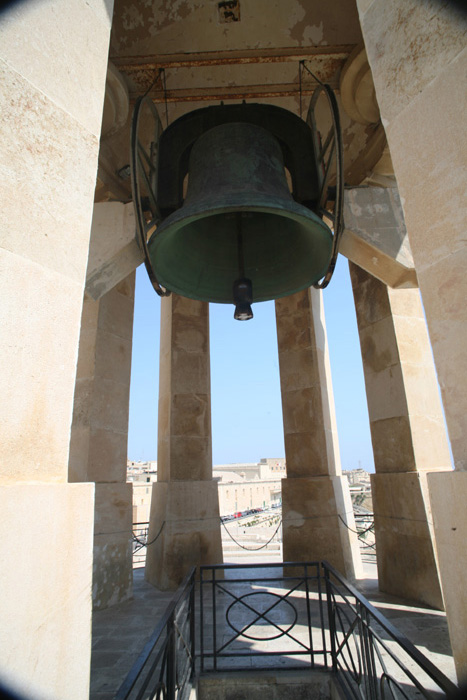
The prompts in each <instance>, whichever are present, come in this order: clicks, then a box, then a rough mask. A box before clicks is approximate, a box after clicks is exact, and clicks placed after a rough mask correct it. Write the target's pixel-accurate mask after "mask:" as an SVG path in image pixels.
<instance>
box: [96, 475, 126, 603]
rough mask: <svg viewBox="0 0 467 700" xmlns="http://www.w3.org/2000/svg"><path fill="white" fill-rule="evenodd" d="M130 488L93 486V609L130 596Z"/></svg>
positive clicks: (111, 485)
mask: <svg viewBox="0 0 467 700" xmlns="http://www.w3.org/2000/svg"><path fill="white" fill-rule="evenodd" d="M132 495H133V489H132V484H126V483H123V484H96V502H95V514H94V518H95V521H94V554H93V581H92V598H93V606H94V608H95V609H98V610H99V609H102V608H106V607H109V606H111V605H115V604H116V603H121V602H122V601H124V600H127V599H128V598H131V596H132V587H133V561H132V554H133V552H132V539H133V538H132V534H131V532H132Z"/></svg>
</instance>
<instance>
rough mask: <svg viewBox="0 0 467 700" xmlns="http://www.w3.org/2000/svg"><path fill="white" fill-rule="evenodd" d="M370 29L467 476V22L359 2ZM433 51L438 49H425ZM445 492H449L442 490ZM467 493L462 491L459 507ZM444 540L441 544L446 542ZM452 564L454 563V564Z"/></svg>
mask: <svg viewBox="0 0 467 700" xmlns="http://www.w3.org/2000/svg"><path fill="white" fill-rule="evenodd" d="M357 5H358V10H359V15H360V24H361V27H362V33H363V38H364V42H365V46H366V50H367V55H368V61H369V64H370V67H371V71H372V75H373V81H374V84H375V88H376V96H377V99H378V104H379V108H380V112H381V117H382V122H383V125H384V128H385V130H386V135H387V138H388V144H389V149H390V152H391V158H392V162H393V165H394V172H395V175H396V178H397V183H398V187H399V192H400V195H401V199H402V202H403V208H404V217H405V222H406V224H407V230H408V232H409V238H410V245H411V248H412V253H413V257H414V262H415V268H416V272H417V278H418V281H419V284H420V291H421V294H422V298H423V304H424V308H425V313H426V319H427V325H428V331H429V334H430V340H431V345H432V349H433V356H434V360H435V365H436V370H437V373H438V380H439V384H440V388H441V394H442V399H443V404H444V411H445V415H446V422H447V426H448V432H449V437H450V440H451V447H452V454H453V458H454V465H455V468H456V470H461V471H465V470H466V469H467V437H466V436H467V353H466V352H465V348H466V347H467V305H466V303H465V299H466V298H467V278H466V275H465V269H466V264H467V248H466V245H465V191H466V189H467V175H466V171H465V118H464V114H465V113H466V110H467V103H466V101H467V93H466V91H465V90H460V89H459V86H460V85H463V84H464V82H465V71H466V66H467V49H466V46H465V32H466V29H467V17H466V15H465V13H464V12H463V10H461V8H460V5H459V6H458V5H457V3H444V4H441V3H434V2H425V3H420V2H417V0H391V1H390V2H388V1H387V0H373V1H371V0H357ZM423 46H430V51H424V50H422V49H421V47H423ZM465 487H466V484H465V479H463V478H461V476H459V475H458V474H456V473H454V472H445V473H443V474H432V475H429V476H428V488H429V490H430V498H431V502H432V509H433V521H434V525H435V534H436V538H437V546H438V556H439V563H440V574H441V582H442V588H443V594H444V600H445V605H446V611H447V617H448V624H449V630H450V635H451V643H452V647H453V652H454V658H455V660H456V665H457V670H458V673H459V674H463V675H464V676H465V675H467V636H466V635H465V630H466V629H467V605H465V600H463V599H462V597H461V596H459V580H460V578H461V576H463V575H465V570H466V569H467V549H466V547H465V546H463V547H460V548H459V547H458V544H459V542H465V541H466V540H467V523H466V521H465V518H463V514H462V512H461V511H456V513H457V514H456V516H455V521H456V524H453V525H452V527H455V528H457V529H456V530H455V531H454V530H453V531H451V532H450V533H448V536H447V533H446V530H445V524H446V523H447V522H452V519H453V517H454V512H453V511H452V510H451V507H454V503H453V504H452V506H451V503H450V502H449V500H447V499H446V498H445V495H446V494H449V493H453V492H454V490H455V489H457V488H463V489H465ZM440 490H441V491H440ZM466 500H467V492H466V491H465V490H464V491H463V494H459V493H457V492H456V501H455V503H456V504H460V503H462V502H464V503H465V501H466ZM438 533H439V535H440V537H439V538H438ZM451 564H454V566H452V565H451ZM462 572H463V573H462Z"/></svg>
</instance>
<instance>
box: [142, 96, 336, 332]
mask: <svg viewBox="0 0 467 700" xmlns="http://www.w3.org/2000/svg"><path fill="white" fill-rule="evenodd" d="M323 93H324V94H325V96H326V98H327V100H328V104H329V107H330V109H331V115H332V127H331V130H330V132H329V134H328V136H327V137H326V139H324V142H322V141H321V140H320V137H319V134H318V132H317V126H316V120H315V108H316V104H317V101H318V98H319V97H320V95H321V94H323ZM131 138H132V142H131V181H132V190H133V201H134V204H135V210H136V220H137V227H138V231H139V237H140V245H141V247H142V249H143V251H144V253H145V264H146V269H147V271H148V275H149V277H150V279H151V282H152V284H153V287H154V289H155V290H156V292H157V293H158V294H159V295H161V296H165V295H167V294H170V291H174V292H176V293H178V294H181V295H183V296H187V297H190V298H194V299H200V300H203V301H208V302H218V303H236V304H237V310H236V314H235V317H236V318H239V319H247V318H251V317H252V313H251V308H250V307H249V303H250V302H257V301H265V300H269V299H276V298H279V297H281V296H287V295H289V294H292V293H294V292H297V291H299V290H301V289H305V288H307V287H309V286H311V285H314V286H317V287H320V288H324V287H325V286H327V284H328V283H329V280H330V278H331V276H332V272H333V270H334V267H335V262H336V258H337V246H338V242H339V237H340V234H341V232H342V228H343V224H342V206H343V179H342V142H341V134H340V126H339V113H338V109H337V102H336V99H335V96H334V94H333V92H332V90H331V88H329V86H327V85H321V86H320V87H319V88H318V89H317V90H316V92H315V94H314V95H313V97H312V100H311V104H310V109H309V112H308V117H307V122H306V124H305V122H303V121H302V120H301V119H300V118H299V117H298V116H296V115H295V114H293V113H291V112H289V111H288V110H284V109H282V108H279V107H275V106H272V105H257V104H243V105H238V104H237V105H229V106H225V105H219V106H218V107H209V108H204V109H200V110H196V111H194V112H191V113H189V114H186V115H184V116H183V117H181V118H180V119H178V120H177V121H176V122H174V123H173V124H171V125H170V126H169V127H168V128H167V129H166V130H165V131H164V132H163V131H162V126H161V122H160V119H159V115H158V113H157V110H156V108H155V106H154V105H153V103H152V101H151V100H150V98H149V97H146V96H144V97H142V98H140V99H139V100H138V101H137V103H136V105H135V110H134V115H133V122H132V134H131ZM334 165H335V169H336V175H335V177H336V187H335V192H336V195H335V197H334V198H332V199H333V206H332V207H331V210H330V207H329V202H328V201H327V200H328V190H329V187H328V184H329V176H330V173H331V171H332V169H333V167H334ZM286 169H287V172H288V174H289V175H290V182H291V190H292V192H291V191H290V190H289V185H288V182H287V179H286ZM187 175H188V188H187V193H186V198H185V199H183V184H184V179H185V180H186V176H187ZM333 189H334V188H333ZM323 217H325V218H327V219H328V220H329V222H330V224H331V226H332V228H333V229H334V235H333V232H332V231H331V228H330V227H329V226H327V224H326V223H325V222H324V221H323ZM148 238H149V241H148ZM320 280H322V281H321V282H320ZM169 290H170V291H169Z"/></svg>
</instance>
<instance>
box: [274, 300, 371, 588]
mask: <svg viewBox="0 0 467 700" xmlns="http://www.w3.org/2000/svg"><path fill="white" fill-rule="evenodd" d="M276 322H277V340H278V347H279V367H280V376H281V393H282V413H283V421H284V440H285V456H286V464H287V478H286V479H283V480H282V518H283V542H284V544H283V552H284V555H283V556H284V561H304V560H308V561H315V560H322V559H327V560H328V561H329V562H330V563H331V564H332V565H333V566H335V567H336V568H337V569H338V570H339V571H340V572H342V573H343V574H344V575H345V576H347V577H348V578H350V579H355V578H360V577H361V575H362V571H361V558H360V551H359V547H358V541H357V537H356V535H355V534H354V533H353V532H352V530H355V520H354V515H353V509H352V503H351V500H350V492H349V488H348V482H347V478H346V477H343V476H342V474H341V465H340V456H339V445H338V442H337V431H336V422H335V414H334V397H333V393H332V383H331V372H330V365H329V356H328V349H327V339H326V328H325V322H324V309H323V306H322V295H321V292H319V291H317V290H314V289H313V290H305V291H303V292H299V293H298V294H294V295H292V296H289V297H285V298H283V299H278V300H277V301H276ZM349 528H350V529H349Z"/></svg>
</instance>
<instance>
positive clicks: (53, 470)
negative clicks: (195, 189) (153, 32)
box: [0, 0, 112, 700]
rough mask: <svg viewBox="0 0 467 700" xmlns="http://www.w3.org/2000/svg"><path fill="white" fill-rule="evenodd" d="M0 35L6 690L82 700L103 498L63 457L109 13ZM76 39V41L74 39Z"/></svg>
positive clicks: (80, 0) (13, 11)
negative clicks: (73, 478) (73, 474)
mask: <svg viewBox="0 0 467 700" xmlns="http://www.w3.org/2000/svg"><path fill="white" fill-rule="evenodd" d="M10 5H11V6H10V7H9V8H8V9H6V10H5V9H4V10H3V12H2V18H1V22H0V73H1V75H0V104H1V107H0V111H1V114H2V123H1V130H2V134H1V138H0V163H1V166H0V167H1V168H2V176H1V178H0V190H1V201H2V207H1V213H0V219H1V221H0V231H1V233H0V246H1V248H0V267H1V274H0V298H1V300H2V301H1V304H0V314H1V320H0V328H1V337H2V345H1V358H0V363H1V366H2V375H1V390H0V403H1V406H0V415H1V421H0V463H1V466H0V502H1V504H2V506H1V509H0V560H1V562H2V571H1V574H0V619H1V621H2V622H1V625H0V648H1V650H2V651H1V659H0V676H1V678H2V683H7V684H10V685H11V686H13V687H14V688H16V690H17V692H18V693H19V694H20V695H21V696H24V697H50V698H63V699H64V700H69V699H71V698H80V699H81V698H87V697H88V695H89V666H90V652H91V577H92V535H93V509H94V485H93V484H90V483H80V484H70V483H68V481H67V475H68V451H69V442H70V426H71V417H72V409H73V392H74V382H75V374H76V360H77V348H78V337H79V328H80V319H81V308H82V299H83V289H84V280H85V274H86V262H87V257H88V247H89V232H90V227H91V216H92V208H93V195H94V186H95V179H96V171H97V157H98V148H99V133H100V125H101V115H102V105H103V98H104V88H105V76H106V68H107V55H108V47H109V33H110V21H111V20H110V17H111V14H112V2H108V3H106V6H104V4H103V3H89V2H86V1H85V0H76V1H75V2H73V3H70V4H67V6H66V8H64V6H63V4H61V5H60V4H59V3H57V2H53V1H52V0H45V1H44V2H40V3H34V2H28V3H10ZM77 28H79V31H77Z"/></svg>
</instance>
